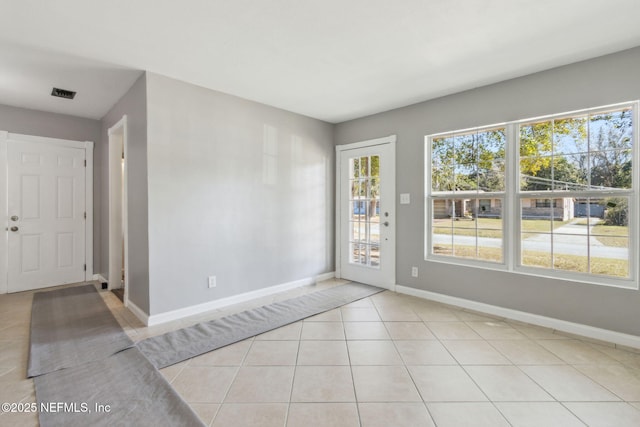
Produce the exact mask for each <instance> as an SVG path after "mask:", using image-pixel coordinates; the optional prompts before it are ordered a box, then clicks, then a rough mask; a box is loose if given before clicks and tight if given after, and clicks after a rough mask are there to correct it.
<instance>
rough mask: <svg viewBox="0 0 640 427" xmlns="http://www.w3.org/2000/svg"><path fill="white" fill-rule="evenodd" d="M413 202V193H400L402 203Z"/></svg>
mask: <svg viewBox="0 0 640 427" xmlns="http://www.w3.org/2000/svg"><path fill="white" fill-rule="evenodd" d="M410 203H411V194H410V193H402V194H400V204H401V205H408V204H410Z"/></svg>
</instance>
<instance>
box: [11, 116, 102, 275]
mask: <svg viewBox="0 0 640 427" xmlns="http://www.w3.org/2000/svg"><path fill="white" fill-rule="evenodd" d="M0 130H4V131H8V132H12V133H20V134H23V135H34V136H44V137H49V138H60V139H69V140H72V141H92V142H94V143H95V145H94V158H93V164H94V170H98V169H99V168H100V164H101V162H102V158H101V137H100V121H99V120H92V119H85V118H81V117H74V116H67V115H64V114H55V113H47V112H44V111H36V110H28V109H25V108H17V107H10V106H7V105H0ZM101 188H102V186H101V182H100V176H99V175H98V174H97V173H95V172H94V180H93V211H94V217H93V220H94V222H93V269H94V272H96V273H97V272H99V271H101V264H100V262H101V253H100V251H101V248H102V245H101V241H100V219H101V218H100V203H101V202H100V201H101V197H102V194H101V192H100V191H101Z"/></svg>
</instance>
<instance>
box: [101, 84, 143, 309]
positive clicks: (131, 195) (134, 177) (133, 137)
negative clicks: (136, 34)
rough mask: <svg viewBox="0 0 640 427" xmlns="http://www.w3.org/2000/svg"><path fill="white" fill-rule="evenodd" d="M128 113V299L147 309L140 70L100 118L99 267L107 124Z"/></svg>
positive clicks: (104, 270)
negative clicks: (126, 88)
mask: <svg viewBox="0 0 640 427" xmlns="http://www.w3.org/2000/svg"><path fill="white" fill-rule="evenodd" d="M125 114H126V115H127V198H128V221H129V222H128V226H129V229H128V231H129V252H128V254H127V257H128V266H129V283H127V284H126V286H128V287H129V300H131V302H133V303H134V304H135V305H137V306H138V307H139V308H141V309H142V310H144V311H145V312H146V313H149V236H148V205H147V85H146V75H145V74H142V75H141V76H140V78H139V79H138V80H136V82H135V83H134V84H133V86H131V88H130V89H129V91H128V92H127V93H126V94H125V95H124V96H123V97H122V98H121V99H120V100H119V101H118V102H117V103H116V105H114V106H113V108H111V110H110V111H109V112H108V113H107V114H106V115H105V116H104V117H103V118H102V137H101V140H102V141H103V143H102V144H101V146H100V158H101V159H102V161H101V163H100V166H99V170H98V171H97V172H96V174H97V175H98V176H99V177H100V182H101V183H102V185H101V194H102V197H101V199H100V210H101V212H102V213H103V215H102V218H103V219H102V224H101V228H100V235H101V253H102V257H101V263H100V266H101V269H100V273H101V274H102V275H103V276H104V277H107V278H108V272H109V217H108V215H109V136H108V134H107V132H108V130H109V128H110V127H111V126H113V125H114V124H116V123H117V122H118V121H119V120H120V119H122V116H124V115H125Z"/></svg>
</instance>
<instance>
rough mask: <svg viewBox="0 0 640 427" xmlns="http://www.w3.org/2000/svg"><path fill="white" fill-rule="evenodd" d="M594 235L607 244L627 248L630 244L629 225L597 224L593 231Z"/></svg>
mask: <svg viewBox="0 0 640 427" xmlns="http://www.w3.org/2000/svg"><path fill="white" fill-rule="evenodd" d="M591 233H592V235H593V237H595V238H596V240H598V241H599V242H600V243H602V244H603V245H605V246H614V247H616V248H626V247H628V246H629V227H623V226H620V225H604V224H598V225H595V226H594V227H593V229H592V231H591Z"/></svg>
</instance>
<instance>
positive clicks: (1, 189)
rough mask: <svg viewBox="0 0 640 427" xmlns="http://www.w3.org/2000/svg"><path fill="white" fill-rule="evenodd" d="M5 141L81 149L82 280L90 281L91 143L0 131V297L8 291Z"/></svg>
mask: <svg viewBox="0 0 640 427" xmlns="http://www.w3.org/2000/svg"><path fill="white" fill-rule="evenodd" d="M9 141H16V142H33V143H39V144H48V145H56V146H58V147H68V148H77V149H81V150H84V152H85V160H86V166H85V174H84V182H85V198H84V204H85V212H86V213H87V218H86V220H85V222H84V227H85V230H84V254H85V255H84V261H85V264H86V266H87V268H86V270H85V272H84V280H85V281H89V280H93V148H94V143H93V141H73V140H69V139H59V138H48V137H44V136H33V135H23V134H19V133H10V132H8V131H0V177H3V183H2V184H1V185H0V218H2V227H3V228H4V229H5V234H4V237H3V238H2V243H1V245H2V247H3V248H4V250H3V251H2V254H0V294H6V293H7V292H8V291H9V278H8V273H9V271H8V262H9V254H8V253H7V252H8V251H7V248H8V245H9V232H8V227H9V199H8V197H9V191H8V190H9V187H8V181H7V177H8V172H9V164H8V157H7V146H8V142H9Z"/></svg>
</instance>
